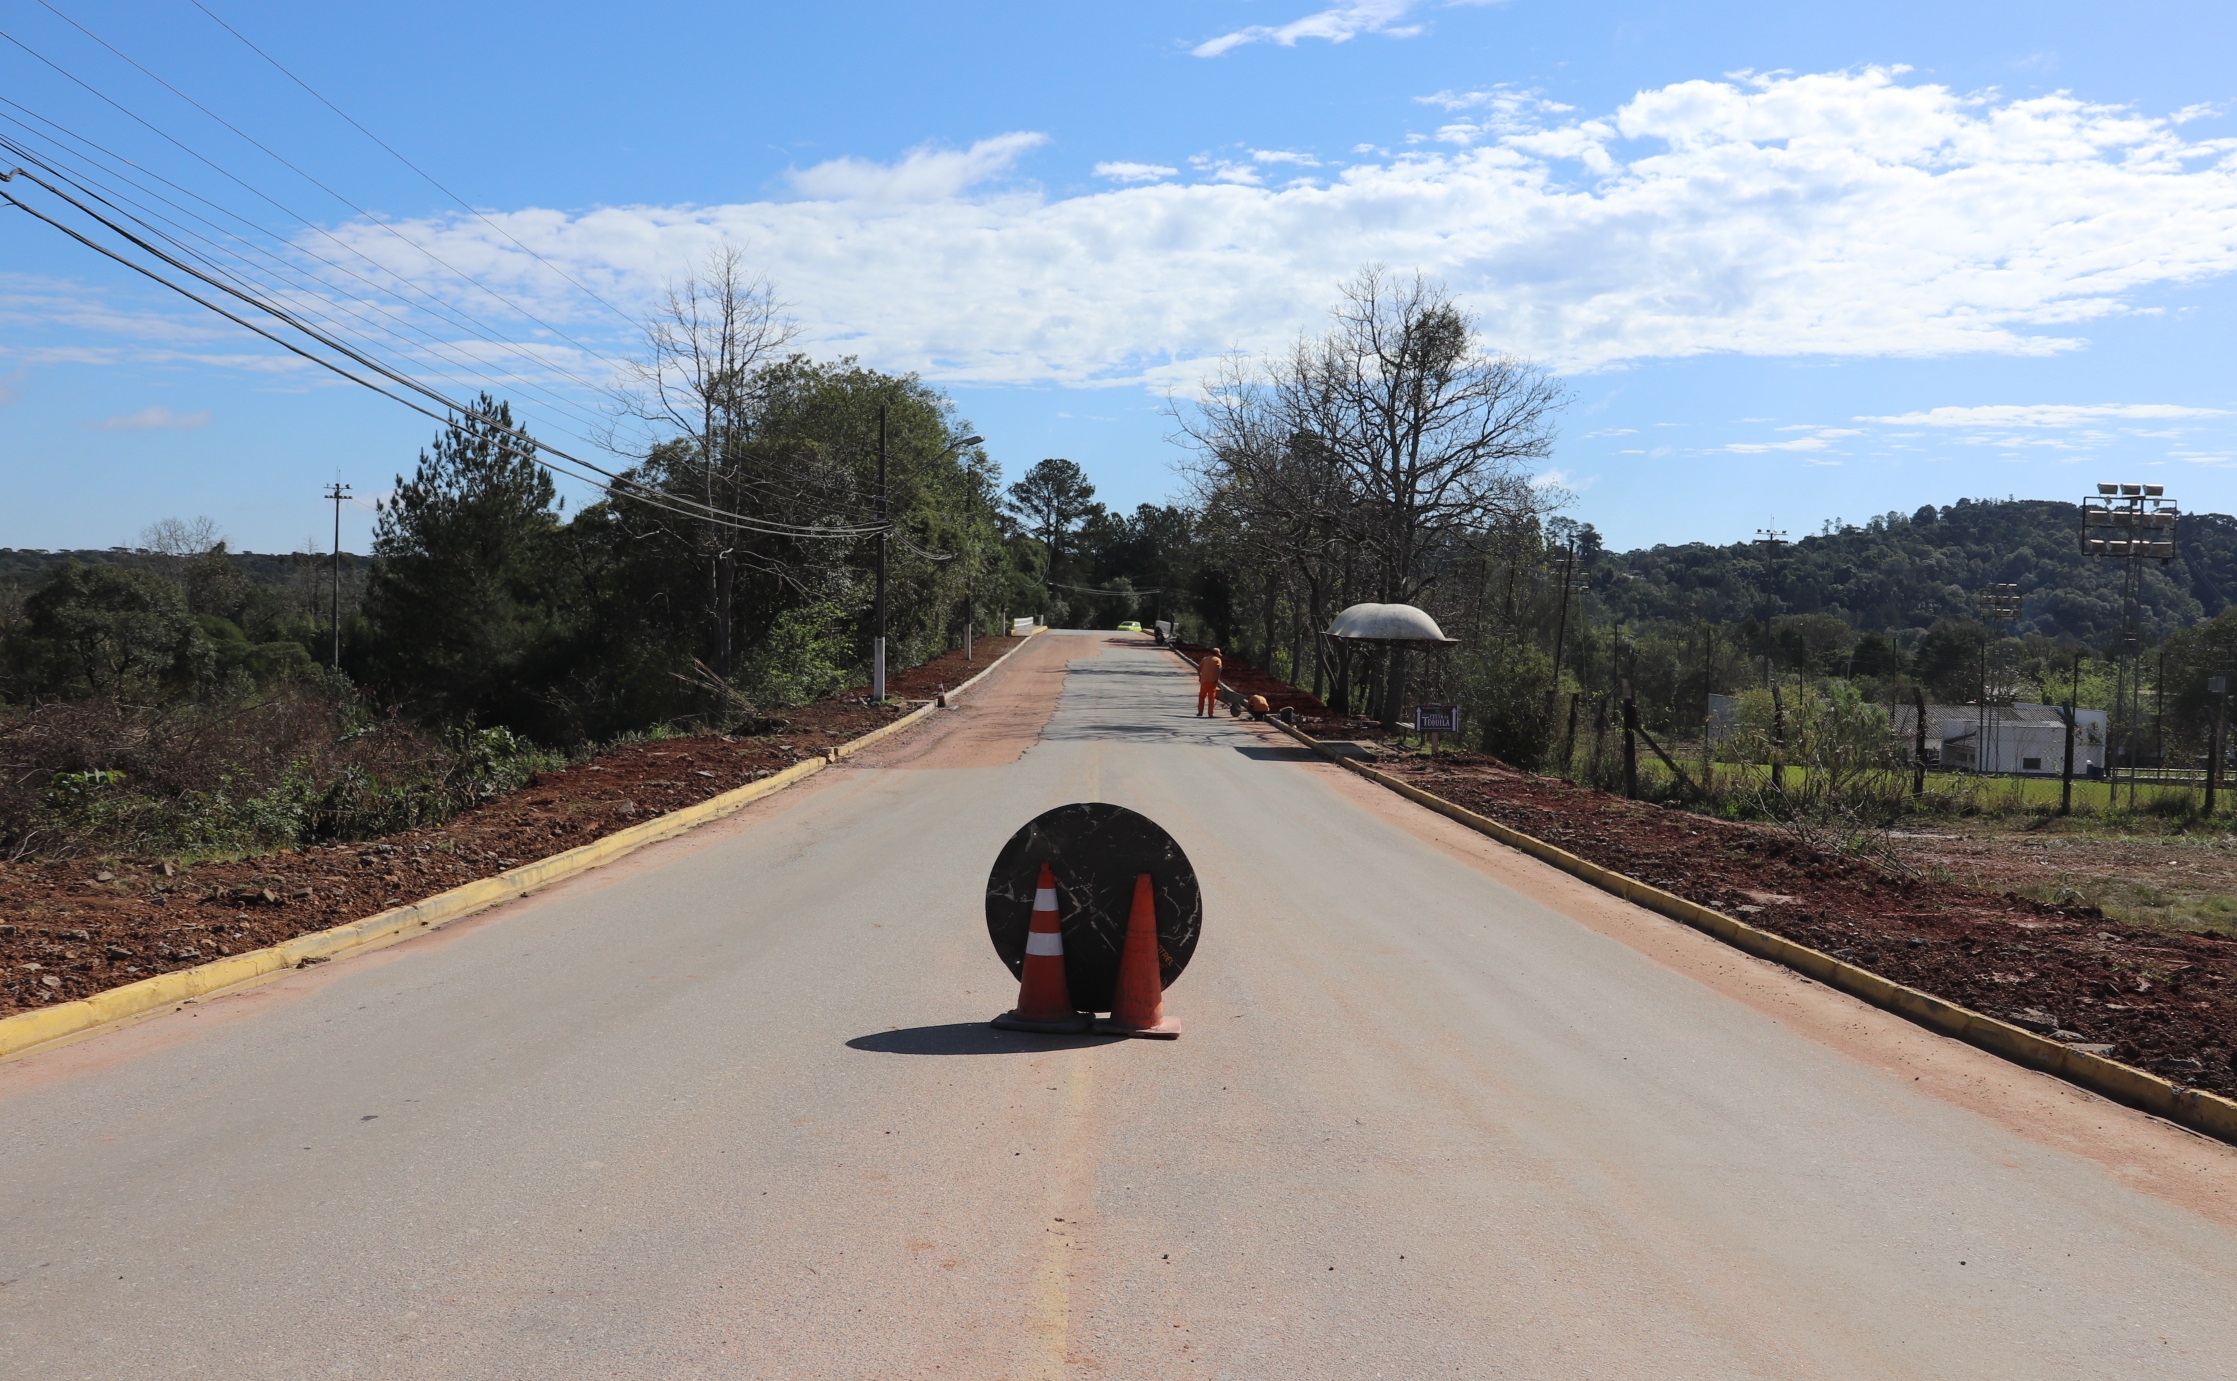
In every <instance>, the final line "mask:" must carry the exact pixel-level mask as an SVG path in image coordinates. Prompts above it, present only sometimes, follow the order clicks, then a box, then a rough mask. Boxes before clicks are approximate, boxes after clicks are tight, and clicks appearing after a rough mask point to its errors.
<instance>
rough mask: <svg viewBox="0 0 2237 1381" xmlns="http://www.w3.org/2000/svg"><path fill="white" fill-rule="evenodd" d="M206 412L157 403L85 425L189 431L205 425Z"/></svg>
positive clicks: (101, 428)
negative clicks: (187, 410) (178, 410)
mask: <svg viewBox="0 0 2237 1381" xmlns="http://www.w3.org/2000/svg"><path fill="white" fill-rule="evenodd" d="M209 420H210V415H209V414H208V413H206V412H173V411H171V410H170V409H169V408H167V407H163V406H162V405H160V404H158V405H156V406H154V407H147V408H142V409H140V410H139V411H138V412H134V413H126V414H124V415H122V416H118V417H105V418H103V419H102V420H100V421H99V422H88V423H86V424H85V425H86V426H88V427H90V428H92V429H93V430H94V431H97V432H191V431H193V430H194V429H195V428H197V427H201V426H204V425H206V424H207V423H208V422H209Z"/></svg>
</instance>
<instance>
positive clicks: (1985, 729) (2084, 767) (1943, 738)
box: [1893, 701, 2106, 777]
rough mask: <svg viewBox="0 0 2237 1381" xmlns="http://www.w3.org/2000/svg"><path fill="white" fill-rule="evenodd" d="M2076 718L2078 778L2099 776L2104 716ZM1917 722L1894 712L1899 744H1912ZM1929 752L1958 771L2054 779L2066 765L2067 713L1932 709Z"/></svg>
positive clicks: (1898, 709)
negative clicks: (1936, 754)
mask: <svg viewBox="0 0 2237 1381" xmlns="http://www.w3.org/2000/svg"><path fill="white" fill-rule="evenodd" d="M2074 718H2075V732H2074V775H2075V776H2077V777H2095V776H2098V775H2100V774H2102V773H2103V772H2104V770H2105V735H2106V714H2105V711H2103V710H2077V711H2075V714H2074ZM1917 719H1918V714H1917V711H1916V710H1914V709H1913V708H1912V707H1911V706H1909V705H1896V706H1894V707H1893V728H1894V731H1895V736H1896V738H1897V739H1898V740H1899V741H1901V742H1903V743H1906V744H1907V743H1910V742H1912V741H1913V738H1912V735H1913V729H1914V725H1915V724H1916V722H1917ZM1926 747H1927V752H1928V754H1929V755H1933V754H1935V753H1936V751H1937V749H1938V750H1939V757H1940V761H1941V764H1942V766H1944V767H1948V768H1954V769H1956V770H1958V771H1960V772H1995V773H2010V774H2014V775H2018V776H2027V777H2038V776H2041V777H2055V776H2057V775H2058V774H2059V772H2060V771H2061V770H2062V769H2063V767H2064V766H2065V762H2066V708H2065V706H2063V705H2033V704H2028V703H2026V702H2024V701H2022V702H2019V703H2016V704H2011V705H1991V706H1989V707H1988V711H1987V713H1986V716H1985V718H1984V715H1983V713H1982V711H1981V709H1980V707H1979V706H1977V705H1929V706H1927V707H1926Z"/></svg>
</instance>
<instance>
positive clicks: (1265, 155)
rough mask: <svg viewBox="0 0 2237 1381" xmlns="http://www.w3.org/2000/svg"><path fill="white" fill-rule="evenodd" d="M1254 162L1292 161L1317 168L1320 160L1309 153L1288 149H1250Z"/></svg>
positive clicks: (1304, 166)
mask: <svg viewBox="0 0 2237 1381" xmlns="http://www.w3.org/2000/svg"><path fill="white" fill-rule="evenodd" d="M1251 161H1252V162H1254V163H1294V164H1296V165H1297V166H1298V167H1300V168H1318V167H1319V166H1320V160H1319V159H1317V158H1315V157H1313V156H1312V155H1311V154H1309V153H1296V152H1293V151H1291V150H1289V149H1252V150H1251Z"/></svg>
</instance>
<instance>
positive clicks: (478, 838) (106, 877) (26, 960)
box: [0, 638, 1024, 1016]
mask: <svg viewBox="0 0 2237 1381" xmlns="http://www.w3.org/2000/svg"><path fill="white" fill-rule="evenodd" d="M1023 641H1024V639H1022V638H982V639H979V640H978V644H977V647H976V649H975V652H976V656H975V659H974V661H973V663H971V664H968V665H967V664H965V662H964V661H963V654H962V652H961V651H960V650H957V651H953V652H949V653H947V654H945V655H943V656H940V657H936V658H934V659H933V660H932V661H929V662H926V663H925V664H923V665H922V666H918V667H913V668H911V669H910V670H908V671H905V672H902V673H900V674H898V675H896V676H894V677H892V678H891V680H890V682H889V684H888V687H887V690H888V693H889V695H891V696H893V697H896V700H897V701H898V702H899V703H896V701H889V702H888V703H887V704H885V705H882V706H881V705H872V704H867V703H865V697H866V696H867V690H865V689H857V690H855V691H853V692H850V693H849V694H847V695H844V696H839V697H835V698H833V699H830V700H824V701H818V702H817V703H815V704H812V705H804V706H800V707H797V708H795V709H790V710H785V711H782V712H780V715H779V717H781V718H782V719H783V720H784V721H785V726H784V728H782V729H780V730H778V731H776V732H773V733H767V734H762V735H759V736H756V737H751V738H745V737H736V738H733V737H724V736H717V735H704V736H699V737H693V738H675V739H667V740H664V741H661V742H657V743H637V744H629V745H626V746H624V747H619V748H614V749H611V750H608V751H606V752H604V753H601V754H599V755H598V756H597V757H595V758H593V759H591V760H590V761H588V762H584V763H580V764H577V765H575V766H572V767H569V768H566V769H565V770H563V771H559V772H550V773H544V774H541V775H539V776H538V777H537V778H536V779H535V780H534V781H532V782H531V783H530V784H529V785H527V786H525V787H523V788H521V789H520V790H518V791H515V792H512V793H510V794H508V795H505V796H501V797H498V798H496V799H495V800H491V801H488V802H485V803H483V804H482V805H480V806H477V807H475V808H474V809H472V810H469V811H466V812H464V813H462V814H460V815H457V816H454V817H453V818H452V819H450V820H449V821H446V822H445V823H443V824H441V825H437V826H431V827H428V828H425V829H418V830H409V831H406V832H404V833H401V834H393V835H388V836H386V837H384V838H381V839H375V840H361V841H358V842H354V843H348V844H332V845H327V846H324V847H316V848H309V849H302V850H294V851H289V852H284V853H277V854H268V855H264V856H261V857H257V858H249V859H241V860H238V861H233V862H220V863H197V864H193V865H190V866H187V867H174V866H172V865H170V864H167V863H165V862H164V861H163V860H161V859H153V858H124V859H114V858H113V859H107V860H100V861H96V860H90V859H67V860H62V861H59V862H48V863H41V862H31V863H0V1016H5V1015H7V1014H8V1013H10V1012H16V1011H22V1010H25V1009H27V1008H30V1007H37V1006H44V1005H46V1004H48V1003H52V1002H61V1001H67V1000H69V999H71V998H78V997H86V996H89V995H90V994H93V993H96V992H99V991H101V990H102V989H104V988H112V987H116V986H117V985H119V984H123V983H130V982H133V981H135V980H136V979H140V978H144V977H147V976H149V975H151V974H157V973H165V972H168V971H170V970H173V969H183V968H189V967H192V966H193V965H195V964H199V963H203V962H205V961H207V960H210V959H215V958H218V957H219V956H221V955H227V954H239V953H241V952H243V951H244V950H251V949H257V948H260V947H262V946H265V945H272V944H278V943H279V942H281V941H283V940H290V939H293V938H294V937H296V936H298V935H304V934H308V933H309V932H311V931H314V930H324V929H326V928H327V927H329V926H335V925H341V924H344V923H346V922H349V921H354V920H358V919H361V918H363V917H365V916H370V915H372V914H374V913H375V912H378V911H381V910H385V909H386V908H388V907H392V906H400V905H403V904H405V903H408V902H414V901H418V900H420V899H422V898H424V897H429V896H432V895H434V894H435V893H437V892H442V891H446V890H448V889H450V888H453V887H457V886H459V885H461V884H463V883H468V882H472V881H474V880H476V879H477V878H483V877H488V876H490V875H491V874H493V873H500V872H503V871H504V870H505V869H507V868H513V867H517V866H519V865H520V864H523V863H529V862H533V861H534V860H536V859H539V858H544V857H548V856H549V855H551V854H555V853H560V852H563V851H565V850H567V849H572V848H574V847H576V846H577V845H581V844H588V843H590V842H591V841H592V840H595V839H599V838H602V837H604V836H606V835H608V834H611V833H613V832H614V831H616V830H620V829H624V828H626V827H628V826H630V825H634V824H638V823H640V822H642V821H644V820H648V819H650V818H652V817H653V816H656V815H661V814H664V813H666V812H668V811H672V810H677V809H680V808H682V807H684V806H688V805H692V804H695V803H696V802H699V801H703V800H706V799H707V798H708V797H710V796H716V795H720V794H721V793H723V792H725V791H729V790H731V789H733V788H735V787H740V786H744V785H746V784H747V783H749V782H753V781H757V780H759V779H760V778H762V777H766V776H769V775H771V774H772V773H775V772H777V771H780V770H782V769H783V768H786V767H790V766H791V765H792V764H794V763H796V762H799V761H801V760H802V759H804V758H811V757H820V756H822V755H823V753H824V751H825V750H826V749H828V748H831V747H834V746H836V745H838V744H841V743H844V742H846V741H847V740H849V739H853V738H859V737H860V736H861V735H863V734H866V733H868V732H870V731H871V730H872V729H875V728H877V727H878V726H880V725H882V724H886V723H890V722H891V721H893V720H895V719H898V718H899V717H900V716H902V715H903V714H906V713H907V712H908V711H909V710H910V709H912V708H914V705H913V704H911V703H908V702H910V701H912V700H913V701H915V702H917V703H922V702H923V701H926V700H930V699H931V698H933V697H934V696H935V695H937V694H939V693H940V692H941V691H944V690H946V689H947V688H949V687H951V686H955V685H959V684H961V683H962V682H963V681H965V680H968V679H969V678H970V677H971V676H972V675H974V674H976V673H977V672H979V671H983V670H984V669H985V668H986V667H987V666H988V665H989V664H990V663H992V662H993V661H994V660H995V659H996V658H998V657H1001V656H1002V655H1003V654H1004V653H1006V652H1008V651H1009V650H1010V649H1012V648H1014V647H1016V646H1017V645H1018V644H1019V643H1021V642H1023Z"/></svg>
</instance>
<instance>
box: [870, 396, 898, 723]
mask: <svg viewBox="0 0 2237 1381" xmlns="http://www.w3.org/2000/svg"><path fill="white" fill-rule="evenodd" d="M885 461H886V405H885V404H883V403H880V404H878V594H877V603H876V607H875V611H874V612H873V614H872V616H871V618H872V622H873V623H875V624H876V625H877V631H876V632H875V633H873V634H872V635H871V640H870V698H871V700H873V701H875V702H877V703H878V704H881V705H882V704H884V703H885V548H886V529H887V528H889V527H891V526H892V524H893V505H892V502H891V499H892V494H891V493H890V491H888V490H887V488H886V479H885Z"/></svg>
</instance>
